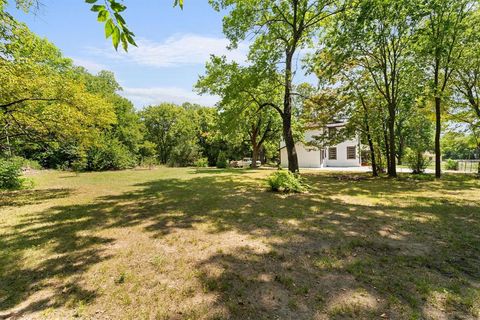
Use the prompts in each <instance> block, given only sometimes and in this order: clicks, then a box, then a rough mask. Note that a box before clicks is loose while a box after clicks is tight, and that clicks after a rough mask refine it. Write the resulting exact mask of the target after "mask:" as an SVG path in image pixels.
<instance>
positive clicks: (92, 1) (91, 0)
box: [85, 0, 97, 4]
mask: <svg viewBox="0 0 480 320" xmlns="http://www.w3.org/2000/svg"><path fill="white" fill-rule="evenodd" d="M85 2H86V3H90V4H91V3H95V2H97V0H85Z"/></svg>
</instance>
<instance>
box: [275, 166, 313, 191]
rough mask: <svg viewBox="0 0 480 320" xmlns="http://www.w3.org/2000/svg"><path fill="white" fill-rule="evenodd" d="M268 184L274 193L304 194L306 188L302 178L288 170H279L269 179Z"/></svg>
mask: <svg viewBox="0 0 480 320" xmlns="http://www.w3.org/2000/svg"><path fill="white" fill-rule="evenodd" d="M267 183H268V185H269V187H270V190H272V191H280V192H304V191H305V190H306V186H305V185H304V184H303V183H302V181H301V179H300V177H299V176H298V175H295V174H294V173H292V172H290V171H287V170H278V171H275V172H274V173H272V174H271V175H270V176H268V178H267Z"/></svg>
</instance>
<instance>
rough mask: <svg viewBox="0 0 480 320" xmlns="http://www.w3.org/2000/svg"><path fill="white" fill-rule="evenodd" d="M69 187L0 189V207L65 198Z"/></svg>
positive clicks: (19, 205)
mask: <svg viewBox="0 0 480 320" xmlns="http://www.w3.org/2000/svg"><path fill="white" fill-rule="evenodd" d="M71 193H72V190H71V189H65V188H63V189H44V190H14V191H0V209H1V208H5V207H21V206H27V205H33V204H38V203H41V202H43V201H46V200H51V199H59V198H66V197H68V196H69V195H70V194H71Z"/></svg>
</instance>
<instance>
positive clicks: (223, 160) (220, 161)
mask: <svg viewBox="0 0 480 320" xmlns="http://www.w3.org/2000/svg"><path fill="white" fill-rule="evenodd" d="M227 166H228V159H227V156H226V155H225V153H224V152H223V151H220V153H219V154H218V158H217V168H219V169H224V168H226V167H227Z"/></svg>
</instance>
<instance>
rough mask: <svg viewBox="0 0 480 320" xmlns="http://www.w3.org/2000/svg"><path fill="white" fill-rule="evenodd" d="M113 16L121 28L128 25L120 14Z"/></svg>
mask: <svg viewBox="0 0 480 320" xmlns="http://www.w3.org/2000/svg"><path fill="white" fill-rule="evenodd" d="M113 15H114V16H115V18H116V19H117V22H118V24H119V25H121V26H124V25H126V22H125V20H124V19H123V17H122V16H121V15H120V14H118V13H116V12H115V13H114V14H113Z"/></svg>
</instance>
